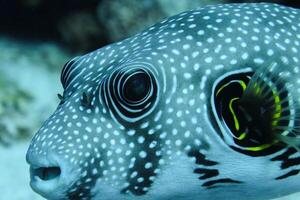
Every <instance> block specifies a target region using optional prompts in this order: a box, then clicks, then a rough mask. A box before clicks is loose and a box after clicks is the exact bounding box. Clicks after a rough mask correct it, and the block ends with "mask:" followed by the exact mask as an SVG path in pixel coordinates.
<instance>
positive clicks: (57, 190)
mask: <svg viewBox="0 0 300 200" xmlns="http://www.w3.org/2000/svg"><path fill="white" fill-rule="evenodd" d="M26 161H27V163H28V164H29V165H30V186H31V188H32V189H33V190H34V191H35V192H37V193H39V194H40V195H42V196H43V197H45V198H46V199H64V198H65V197H66V196H67V191H68V190H69V189H70V188H71V187H72V186H73V185H74V183H75V182H76V181H77V179H78V177H79V172H78V170H76V169H78V167H76V166H74V164H71V163H69V162H66V160H64V159H63V157H62V156H58V155H56V154H55V153H51V152H48V153H47V154H46V155H44V154H36V153H33V152H30V151H28V152H27V154H26Z"/></svg>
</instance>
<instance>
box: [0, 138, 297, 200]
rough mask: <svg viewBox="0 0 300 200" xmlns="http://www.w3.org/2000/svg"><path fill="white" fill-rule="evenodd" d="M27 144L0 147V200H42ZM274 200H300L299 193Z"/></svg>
mask: <svg viewBox="0 0 300 200" xmlns="http://www.w3.org/2000/svg"><path fill="white" fill-rule="evenodd" d="M27 147H28V144H27V143H19V144H16V145H14V146H12V147H10V148H3V147H0V160H1V164H0V172H1V174H0V200H2V199H3V200H43V199H44V198H42V197H40V196H39V195H37V194H35V193H34V192H33V191H32V190H31V188H30V186H29V167H28V165H27V164H26V161H25V153H26V150H27ZM274 200H275V199H274ZM276 200H300V193H297V194H293V195H289V196H287V197H283V198H279V199H276Z"/></svg>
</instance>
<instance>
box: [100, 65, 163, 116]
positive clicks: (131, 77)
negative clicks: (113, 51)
mask: <svg viewBox="0 0 300 200" xmlns="http://www.w3.org/2000/svg"><path fill="white" fill-rule="evenodd" d="M157 83H158V82H157V79H156V74H155V73H153V72H152V70H151V69H150V68H147V67H142V66H138V65H137V66H129V67H128V66H126V67H122V68H120V69H117V70H115V71H114V72H112V73H111V75H110V76H109V77H107V78H106V79H105V80H104V81H103V82H102V84H101V87H100V96H101V98H102V99H103V102H104V104H106V107H107V108H108V110H110V113H111V114H113V117H114V118H116V119H117V120H119V121H126V122H136V121H138V120H140V119H142V118H143V117H145V116H147V115H149V114H150V113H151V112H152V111H153V109H154V108H155V104H156V103H157V100H158V98H157V96H158V86H157Z"/></svg>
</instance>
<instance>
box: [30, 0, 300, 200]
mask: <svg viewBox="0 0 300 200" xmlns="http://www.w3.org/2000/svg"><path fill="white" fill-rule="evenodd" d="M299 30H300V11H299V10H297V9H293V8H288V7H284V6H280V5H276V4H266V3H261V4H226V5H211V6H207V7H203V8H199V9H196V10H192V11H187V12H183V13H181V14H179V15H176V16H174V17H171V18H168V19H166V20H164V21H162V22H160V23H158V24H156V25H153V26H152V27H150V28H148V29H147V30H145V31H143V32H141V33H139V34H137V35H135V36H133V37H131V38H128V39H125V40H124V41H121V42H117V43H114V44H111V45H108V46H106V47H103V48H101V49H98V50H96V51H93V52H91V53H89V54H87V55H84V56H80V57H76V58H74V59H72V60H71V61H70V62H68V63H67V64H66V65H65V67H64V69H63V71H62V77H61V81H62V85H63V87H64V93H63V95H62V96H61V103H60V105H59V106H58V108H57V110H56V111H55V112H54V114H53V115H52V116H51V117H50V118H49V119H48V120H47V121H46V122H45V123H44V124H43V125H42V127H41V129H40V130H39V131H38V132H37V133H36V135H35V136H34V137H33V139H32V142H31V144H30V147H29V149H28V152H27V156H26V158H27V162H28V163H29V164H30V165H31V187H32V188H33V189H34V190H35V191H36V192H38V193H40V194H41V195H43V196H44V197H46V198H47V199H97V200H102V199H103V200H112V199H121V200H122V199H124V200H126V199H142V200H154V199H160V200H167V199H174V200H180V199H185V200H186V199H243V198H244V199H271V198H273V197H277V196H280V195H285V194H289V193H292V192H297V191H299V181H300V176H299V175H298V173H299V170H300V167H299V164H300V157H299V153H298V152H297V151H296V150H295V149H293V148H290V147H281V146H280V147H274V149H272V150H270V152H269V151H267V152H266V153H264V154H261V155H260V154H255V153H254V154H252V153H251V152H250V153H249V154H248V153H245V152H244V151H238V150H237V149H236V148H233V147H232V146H231V145H228V143H227V142H226V137H228V136H224V133H223V132H222V130H221V129H220V127H219V126H220V123H218V122H217V121H218V119H217V118H216V117H215V113H214V112H215V110H214V109H213V107H214V106H215V105H214V102H213V100H212V99H213V96H214V87H215V85H216V84H217V81H218V80H221V79H222V78H224V77H225V76H227V75H228V76H229V75H231V74H235V73H237V74H240V73H251V72H255V71H257V70H258V69H261V68H266V67H268V66H270V65H271V64H272V63H276V64H277V65H278V66H279V69H282V70H284V71H288V72H290V74H289V76H288V79H286V80H287V81H288V82H289V83H292V84H294V85H293V87H294V88H300V87H299V86H300V78H299V66H300V65H299V52H300V46H299V45H300V31H299ZM132 88H135V89H132ZM299 93H300V91H299V90H296V89H295V90H294V91H293V93H292V95H294V96H297V95H299ZM224 138H225V139H224Z"/></svg>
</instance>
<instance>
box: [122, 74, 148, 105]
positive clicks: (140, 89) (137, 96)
mask: <svg viewBox="0 0 300 200" xmlns="http://www.w3.org/2000/svg"><path fill="white" fill-rule="evenodd" d="M150 84H151V82H150V77H149V76H148V75H147V74H145V73H144V72H139V73H135V74H134V75H132V76H131V77H129V78H128V79H127V80H126V82H125V83H124V98H125V99H126V100H127V101H131V102H138V101H141V100H142V99H144V98H145V97H146V96H147V94H148V92H149V89H150Z"/></svg>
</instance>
